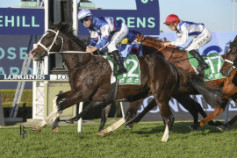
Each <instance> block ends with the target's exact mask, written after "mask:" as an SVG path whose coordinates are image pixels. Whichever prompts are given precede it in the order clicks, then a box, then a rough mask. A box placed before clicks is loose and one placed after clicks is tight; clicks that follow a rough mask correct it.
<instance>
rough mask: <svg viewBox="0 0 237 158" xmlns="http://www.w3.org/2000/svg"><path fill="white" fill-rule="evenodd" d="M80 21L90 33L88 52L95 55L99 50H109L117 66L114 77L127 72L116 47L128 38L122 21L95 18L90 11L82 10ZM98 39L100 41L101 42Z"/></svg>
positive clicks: (110, 18) (79, 14)
mask: <svg viewBox="0 0 237 158" xmlns="http://www.w3.org/2000/svg"><path fill="white" fill-rule="evenodd" d="M78 19H79V20H80V21H81V22H82V23H83V25H84V26H85V27H87V28H88V30H89V32H90V41H89V44H88V46H87V49H86V52H87V53H93V52H94V51H97V50H99V51H102V50H105V49H108V52H109V53H112V59H113V61H114V64H115V69H114V75H118V74H122V73H125V72H127V71H126V69H125V67H124V65H123V62H122V60H121V55H120V53H119V52H118V50H117V47H116V45H117V44H119V43H120V42H121V41H122V40H123V39H124V38H125V37H126V36H127V34H128V28H127V26H126V25H125V24H124V23H122V21H116V20H115V19H114V18H112V17H100V18H98V17H95V16H93V15H92V13H91V11H90V10H88V9H82V10H80V11H79V13H78ZM98 39H100V41H99V42H98ZM117 65H118V66H119V70H118V71H116V68H117Z"/></svg>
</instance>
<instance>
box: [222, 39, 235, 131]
mask: <svg viewBox="0 0 237 158" xmlns="http://www.w3.org/2000/svg"><path fill="white" fill-rule="evenodd" d="M236 67H237V36H236V37H235V39H234V40H233V41H232V42H231V43H230V49H229V50H228V51H227V53H226V58H225V61H224V64H223V65H222V68H221V70H220V72H221V73H222V74H223V75H224V76H231V75H232V73H235V72H236ZM233 82H234V84H235V85H237V78H236V76H235V78H234V80H233ZM236 121H237V115H235V116H234V117H233V118H232V119H231V120H230V121H228V122H226V123H225V124H224V125H223V126H219V127H218V129H220V130H221V131H223V130H224V129H229V128H230V127H231V125H233V124H234V123H235V122H236Z"/></svg>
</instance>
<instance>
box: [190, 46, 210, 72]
mask: <svg viewBox="0 0 237 158" xmlns="http://www.w3.org/2000/svg"><path fill="white" fill-rule="evenodd" d="M189 53H190V54H192V55H193V56H194V57H195V58H196V59H197V60H198V63H199V67H200V68H201V70H204V69H207V68H209V66H208V65H207V63H205V61H204V59H203V58H202V56H201V55H200V54H199V53H198V51H196V50H190V51H189Z"/></svg>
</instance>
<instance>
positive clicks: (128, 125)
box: [125, 124, 133, 129]
mask: <svg viewBox="0 0 237 158" xmlns="http://www.w3.org/2000/svg"><path fill="white" fill-rule="evenodd" d="M125 127H126V128H127V129H132V128H133V125H132V124H126V125H125Z"/></svg>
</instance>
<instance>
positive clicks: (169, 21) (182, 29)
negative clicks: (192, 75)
mask: <svg viewBox="0 0 237 158" xmlns="http://www.w3.org/2000/svg"><path fill="white" fill-rule="evenodd" d="M164 24H165V25H167V26H168V27H169V28H170V30H172V31H176V33H177V37H178V38H177V39H176V40H175V41H166V42H164V43H163V46H169V45H173V46H180V45H183V44H185V43H186V41H187V39H188V37H189V36H194V39H193V40H192V42H191V43H190V44H189V45H188V47H187V48H186V49H185V50H187V51H189V53H190V54H192V55H193V56H194V57H195V58H197V60H198V62H199V67H200V68H201V69H202V70H203V69H207V68H208V65H207V64H206V63H205V61H204V59H203V58H202V56H201V55H200V54H199V52H198V51H197V50H198V49H199V48H200V47H202V46H203V45H205V44H206V43H208V42H209V41H210V40H211V33H210V32H209V31H208V30H207V29H206V28H205V25H204V24H202V23H194V22H189V21H181V20H180V19H179V17H178V16H177V15H175V14H170V15H169V16H168V17H167V18H166V20H165V22H164Z"/></svg>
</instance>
